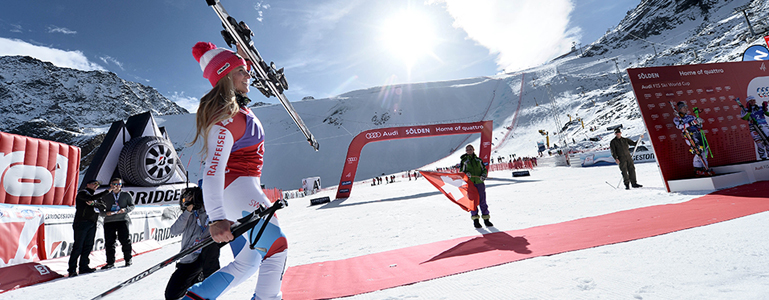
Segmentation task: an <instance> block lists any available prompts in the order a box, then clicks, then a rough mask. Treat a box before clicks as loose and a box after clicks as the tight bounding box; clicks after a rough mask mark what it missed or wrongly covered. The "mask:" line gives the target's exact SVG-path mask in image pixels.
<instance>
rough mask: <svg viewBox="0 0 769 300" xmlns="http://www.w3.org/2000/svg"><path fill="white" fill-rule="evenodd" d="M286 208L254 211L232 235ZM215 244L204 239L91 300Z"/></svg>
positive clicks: (279, 203)
mask: <svg viewBox="0 0 769 300" xmlns="http://www.w3.org/2000/svg"><path fill="white" fill-rule="evenodd" d="M286 206H288V202H286V200H278V201H276V202H275V203H274V204H273V205H272V206H270V208H267V209H264V208H259V209H257V210H255V211H253V212H252V213H250V214H248V215H246V216H245V217H243V218H240V219H238V222H237V223H236V224H235V225H233V226H232V227H230V231H232V235H233V236H235V237H238V236H241V235H243V234H244V233H246V232H247V231H249V230H251V229H252V228H254V226H256V224H257V222H259V220H261V219H262V218H263V217H264V216H268V218H270V217H272V215H273V214H275V211H277V210H278V209H281V208H284V207H286ZM265 226H267V222H265V223H264V224H262V228H261V229H260V234H261V231H263V230H264V227H265ZM214 243H215V242H214V239H213V238H212V237H210V236H209V237H207V238H206V239H204V240H203V241H201V242H200V243H199V244H197V245H194V246H192V247H189V248H187V249H184V250H182V251H181V252H179V253H178V254H176V255H174V256H171V257H170V258H168V259H166V260H164V261H162V262H160V263H158V264H156V265H154V266H152V267H151V268H149V269H147V270H145V271H143V272H141V273H139V274H138V275H136V276H134V277H131V278H130V279H128V280H126V281H123V282H122V283H120V284H118V285H117V286H115V287H113V288H111V289H109V290H108V291H106V292H104V293H101V294H100V295H98V296H96V297H93V298H92V299H91V300H96V299H101V298H104V297H106V296H108V295H110V294H112V293H114V292H115V291H117V290H119V289H121V288H124V287H126V286H128V285H130V284H132V283H136V282H137V281H139V280H142V279H144V278H145V277H147V276H149V275H151V274H152V273H155V272H157V271H158V270H160V269H162V268H164V267H167V266H168V265H170V264H172V263H174V262H175V261H177V260H180V259H182V258H184V257H185V256H187V255H189V254H190V253H192V252H195V251H198V250H199V249H202V248H203V247H206V246H208V245H211V244H214ZM228 243H229V242H226V243H219V247H223V246H224V245H226V244H228ZM254 243H256V242H254Z"/></svg>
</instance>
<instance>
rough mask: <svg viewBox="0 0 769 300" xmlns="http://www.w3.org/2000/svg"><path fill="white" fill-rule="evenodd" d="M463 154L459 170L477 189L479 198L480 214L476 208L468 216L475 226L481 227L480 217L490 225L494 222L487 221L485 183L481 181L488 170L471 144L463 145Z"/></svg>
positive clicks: (487, 207) (487, 210)
mask: <svg viewBox="0 0 769 300" xmlns="http://www.w3.org/2000/svg"><path fill="white" fill-rule="evenodd" d="M465 152H466V153H465V154H462V156H461V157H460V159H461V160H462V161H461V162H460V163H459V171H460V172H462V173H465V174H467V177H468V178H470V181H472V182H473V185H475V189H476V190H478V196H479V198H480V199H479V200H480V201H478V205H479V206H480V208H481V216H480V217H479V216H478V208H477V207H475V210H473V211H471V212H470V218H471V219H472V220H473V225H474V226H475V228H481V221H480V220H479V219H480V218H483V223H484V224H485V225H486V227H492V226H494V224H492V223H491V221H489V218H490V216H489V206H488V205H487V204H486V185H485V184H484V183H483V182H484V181H485V180H486V176H488V174H489V171H488V170H487V169H486V166H485V165H483V160H481V159H480V158H479V157H478V156H476V155H475V148H474V147H473V145H467V147H465Z"/></svg>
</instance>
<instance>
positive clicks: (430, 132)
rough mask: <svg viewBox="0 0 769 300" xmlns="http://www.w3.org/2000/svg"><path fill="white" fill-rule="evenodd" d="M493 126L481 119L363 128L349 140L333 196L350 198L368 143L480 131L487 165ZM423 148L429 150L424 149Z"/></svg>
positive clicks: (482, 149) (481, 153)
mask: <svg viewBox="0 0 769 300" xmlns="http://www.w3.org/2000/svg"><path fill="white" fill-rule="evenodd" d="M492 126H493V121H480V122H473V123H451V124H436V125H420V126H404V127H390V128H379V129H371V130H366V131H363V132H361V133H359V134H358V135H356V136H355V137H354V138H353V139H352V141H351V142H350V146H349V147H348V148H347V158H346V160H345V164H344V169H342V178H340V179H339V188H338V189H337V192H336V198H337V199H339V198H348V197H350V191H351V190H352V184H353V182H355V172H356V171H357V170H358V161H359V159H360V151H361V149H363V146H365V145H366V144H368V143H371V142H379V141H387V140H395V139H410V138H421V137H428V136H441V135H451V134H469V133H481V147H480V149H479V150H478V157H480V158H481V160H483V162H484V163H486V165H487V166H488V164H489V156H490V155H491V132H492V130H493V128H492ZM425 151H430V150H429V149H425Z"/></svg>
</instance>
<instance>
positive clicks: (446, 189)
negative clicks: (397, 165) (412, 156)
mask: <svg viewBox="0 0 769 300" xmlns="http://www.w3.org/2000/svg"><path fill="white" fill-rule="evenodd" d="M419 173H421V174H422V177H424V178H425V179H427V181H429V182H430V183H432V184H433V185H434V186H435V187H436V188H438V190H439V191H441V193H443V194H444V195H446V197H447V198H449V200H451V202H454V203H456V204H457V205H459V207H461V208H462V209H464V210H465V211H473V210H475V209H476V207H478V201H479V198H480V197H479V196H478V190H476V189H475V185H474V184H473V183H472V182H470V179H469V178H467V175H466V174H465V173H441V172H427V171H419Z"/></svg>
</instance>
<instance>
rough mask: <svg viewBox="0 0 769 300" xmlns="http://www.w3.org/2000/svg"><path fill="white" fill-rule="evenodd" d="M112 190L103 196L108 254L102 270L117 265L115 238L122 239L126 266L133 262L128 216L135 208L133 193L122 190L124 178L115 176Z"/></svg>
mask: <svg viewBox="0 0 769 300" xmlns="http://www.w3.org/2000/svg"><path fill="white" fill-rule="evenodd" d="M110 187H111V188H112V192H111V193H108V194H106V195H104V196H102V198H101V199H102V202H104V205H105V209H102V210H101V215H103V216H104V250H105V252H106V253H105V254H106V255H107V264H106V265H104V266H103V267H102V270H106V269H111V268H114V267H115V239H116V238H117V239H118V240H120V245H121V246H122V249H121V250H123V258H124V259H125V266H126V267H127V266H130V265H131V264H132V262H131V257H132V254H131V232H130V230H129V228H128V225H129V224H130V222H131V218H129V217H128V213H130V212H131V211H132V210H133V209H134V199H133V197H132V196H131V194H129V193H126V192H123V191H121V189H122V188H123V179H120V178H113V179H112V180H111V181H110Z"/></svg>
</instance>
